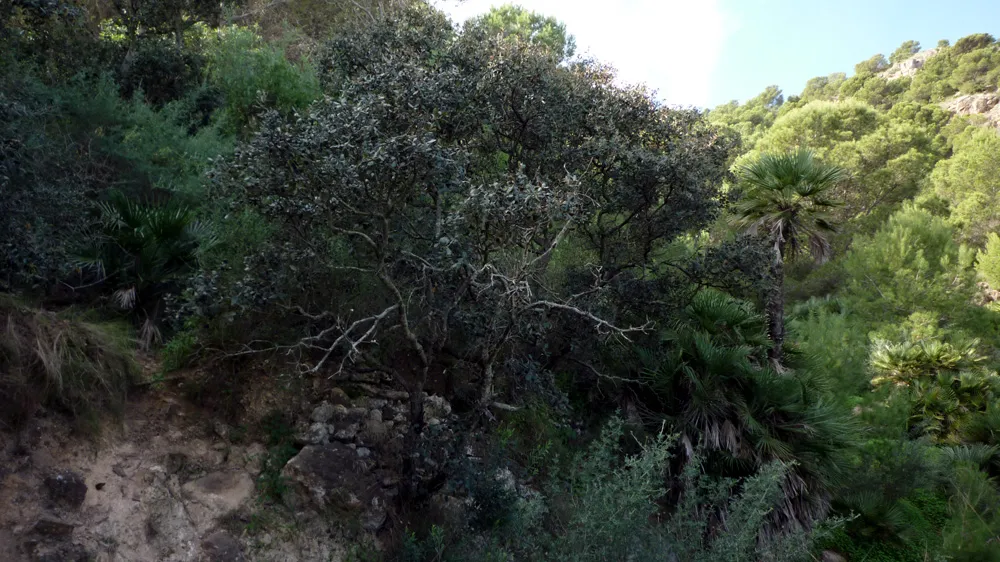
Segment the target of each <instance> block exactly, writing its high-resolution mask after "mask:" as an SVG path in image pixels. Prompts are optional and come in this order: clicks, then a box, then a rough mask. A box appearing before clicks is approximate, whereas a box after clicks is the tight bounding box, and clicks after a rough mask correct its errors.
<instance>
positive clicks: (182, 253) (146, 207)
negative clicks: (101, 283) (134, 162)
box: [80, 192, 214, 309]
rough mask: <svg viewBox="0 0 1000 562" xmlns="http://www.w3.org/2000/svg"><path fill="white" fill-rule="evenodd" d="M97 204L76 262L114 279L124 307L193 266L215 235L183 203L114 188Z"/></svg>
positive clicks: (141, 302) (144, 300) (152, 294)
mask: <svg viewBox="0 0 1000 562" xmlns="http://www.w3.org/2000/svg"><path fill="white" fill-rule="evenodd" d="M99 208H100V211H101V216H100V226H99V229H98V231H97V233H95V239H96V240H95V242H94V244H93V246H92V247H91V248H90V249H89V250H88V251H87V252H86V253H85V254H84V255H83V256H81V260H80V263H81V265H84V266H87V267H90V268H93V269H95V270H96V272H97V273H98V275H100V276H101V278H103V279H107V280H111V281H113V284H114V286H115V287H117V290H116V292H115V294H116V300H117V301H118V303H119V305H120V306H121V307H122V308H125V309H133V308H136V307H138V306H141V305H144V304H148V301H149V299H151V298H155V297H157V296H158V292H159V291H160V290H161V289H162V287H163V285H164V284H165V283H168V282H170V281H172V280H175V279H176V278H177V277H178V276H180V275H181V274H183V273H186V272H188V271H190V270H192V269H193V268H194V266H195V263H196V261H197V258H198V255H199V253H200V252H201V251H203V250H205V249H207V248H208V247H209V246H210V245H211V244H212V243H213V240H214V238H213V236H212V234H211V231H210V230H209V229H208V227H207V226H205V225H204V224H202V223H200V222H198V221H197V220H195V217H194V211H193V210H192V209H190V208H189V207H186V206H184V205H181V204H177V203H167V204H164V205H153V204H141V203H138V202H136V201H133V200H131V199H129V198H127V197H126V196H125V195H124V194H122V193H121V192H112V193H111V194H110V195H109V197H108V200H107V201H104V202H102V203H101V204H100V205H99Z"/></svg>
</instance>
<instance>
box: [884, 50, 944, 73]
mask: <svg viewBox="0 0 1000 562" xmlns="http://www.w3.org/2000/svg"><path fill="white" fill-rule="evenodd" d="M938 51H939V49H936V48H935V49H927V50H926V51H920V52H919V53H917V54H915V55H913V56H912V57H910V58H908V59H906V60H903V61H900V62H897V63H896V64H894V65H892V66H890V67H889V68H888V70H886V71H884V72H882V74H881V76H882V77H883V78H885V79H886V80H895V79H897V78H906V77H908V76H914V75H915V74H916V73H917V71H918V70H920V69H921V68H923V66H924V63H926V62H927V59H929V58H931V57H933V56H934V55H936V54H937V53H938Z"/></svg>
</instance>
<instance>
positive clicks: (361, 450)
mask: <svg viewBox="0 0 1000 562" xmlns="http://www.w3.org/2000/svg"><path fill="white" fill-rule="evenodd" d="M355 452H356V453H357V454H358V458H359V459H367V458H368V457H370V456H371V454H372V451H371V449H368V448H366V447H358V448H357V449H356V450H355Z"/></svg>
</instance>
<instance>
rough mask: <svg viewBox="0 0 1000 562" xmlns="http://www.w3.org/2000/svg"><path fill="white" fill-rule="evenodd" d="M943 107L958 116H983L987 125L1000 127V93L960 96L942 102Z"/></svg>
mask: <svg viewBox="0 0 1000 562" xmlns="http://www.w3.org/2000/svg"><path fill="white" fill-rule="evenodd" d="M941 107H943V108H944V109H947V110H948V111H951V112H952V113H955V114H957V115H982V116H983V117H984V118H985V119H986V122H987V124H989V125H990V126H993V127H1000V93H997V92H981V93H978V94H966V95H958V96H955V97H953V98H951V99H949V100H947V101H944V102H942V103H941Z"/></svg>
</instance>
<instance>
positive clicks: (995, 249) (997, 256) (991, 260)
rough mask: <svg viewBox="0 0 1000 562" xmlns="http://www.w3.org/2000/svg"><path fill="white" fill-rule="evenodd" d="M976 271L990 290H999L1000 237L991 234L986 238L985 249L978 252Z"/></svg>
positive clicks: (993, 233)
mask: <svg viewBox="0 0 1000 562" xmlns="http://www.w3.org/2000/svg"><path fill="white" fill-rule="evenodd" d="M976 271H977V272H979V275H980V276H981V277H982V278H983V280H984V281H986V283H988V284H989V286H990V288H991V289H994V290H996V289H1000V236H997V234H996V233H995V232H991V233H989V234H988V235H987V237H986V247H985V248H984V249H982V250H980V251H979V256H978V258H977V259H976Z"/></svg>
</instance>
